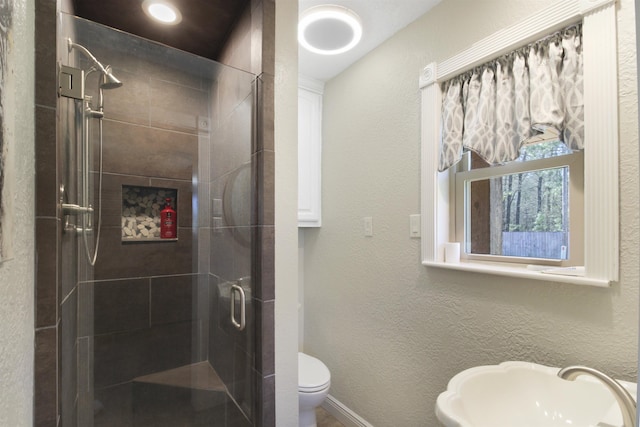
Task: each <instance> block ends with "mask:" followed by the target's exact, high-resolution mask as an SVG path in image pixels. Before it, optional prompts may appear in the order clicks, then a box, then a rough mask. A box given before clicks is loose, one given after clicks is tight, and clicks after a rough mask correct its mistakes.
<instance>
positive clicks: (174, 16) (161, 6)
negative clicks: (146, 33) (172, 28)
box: [142, 0, 182, 25]
mask: <svg viewBox="0 0 640 427" xmlns="http://www.w3.org/2000/svg"><path fill="white" fill-rule="evenodd" d="M142 10H144V13H146V14H147V16H149V17H151V18H153V19H155V20H156V21H159V22H162V23H163V24H167V25H175V24H177V23H179V22H180V21H182V14H181V13H180V11H179V10H178V9H177V8H176V7H175V6H174V5H172V4H171V3H168V2H166V1H162V0H144V1H143V2H142Z"/></svg>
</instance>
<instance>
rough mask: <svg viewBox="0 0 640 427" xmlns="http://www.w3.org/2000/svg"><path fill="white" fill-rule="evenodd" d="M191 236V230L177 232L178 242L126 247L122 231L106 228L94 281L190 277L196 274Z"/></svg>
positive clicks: (144, 243)
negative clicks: (179, 275) (185, 275)
mask: <svg viewBox="0 0 640 427" xmlns="http://www.w3.org/2000/svg"><path fill="white" fill-rule="evenodd" d="M192 232H193V230H192V229H191V228H178V240H177V241H169V242H141V243H137V242H136V243H129V242H125V243H123V242H122V241H121V235H122V231H121V228H120V227H103V230H102V235H101V237H100V251H99V252H98V261H97V262H96V266H95V269H94V272H95V278H96V279H97V280H101V279H118V278H127V277H148V276H163V275H175V274H189V273H191V272H192V270H193V263H192V249H193V247H192V243H193V236H192Z"/></svg>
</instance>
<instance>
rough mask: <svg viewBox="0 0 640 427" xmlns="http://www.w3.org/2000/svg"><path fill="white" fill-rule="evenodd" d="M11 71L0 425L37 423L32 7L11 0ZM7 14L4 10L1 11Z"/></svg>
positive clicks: (29, 0) (6, 99) (26, 0)
mask: <svg viewBox="0 0 640 427" xmlns="http://www.w3.org/2000/svg"><path fill="white" fill-rule="evenodd" d="M8 8H9V9H11V8H13V14H12V19H11V20H12V26H11V29H10V31H9V34H8V40H9V45H8V46H9V49H8V51H7V52H6V54H7V64H8V69H7V70H6V71H7V72H6V74H5V81H4V86H3V87H2V90H1V91H0V93H2V96H3V105H4V106H5V110H4V113H3V114H4V117H3V121H4V126H5V128H4V130H5V132H6V133H5V142H6V141H7V140H9V139H10V140H12V141H13V143H14V145H13V147H14V149H15V151H14V153H13V161H12V163H13V165H11V164H8V165H7V166H8V169H7V170H6V172H7V174H6V175H5V179H7V180H12V181H13V187H14V189H15V190H16V191H15V194H14V199H13V207H14V211H13V213H14V223H13V225H14V231H15V234H14V240H13V259H10V260H7V261H5V262H3V263H0V294H1V295H2V299H0V343H2V344H0V384H2V391H1V392H0V425H3V426H31V425H32V423H33V325H34V316H33V312H34V307H33V301H34V299H33V280H34V279H33V265H34V256H33V254H34V216H33V204H34V194H33V187H34V173H35V171H34V162H33V156H34V110H33V99H34V72H33V69H34V65H33V55H25V54H24V52H33V45H34V18H33V13H34V12H33V11H34V3H33V0H15V1H13V2H9V7H8ZM0 10H4V7H0Z"/></svg>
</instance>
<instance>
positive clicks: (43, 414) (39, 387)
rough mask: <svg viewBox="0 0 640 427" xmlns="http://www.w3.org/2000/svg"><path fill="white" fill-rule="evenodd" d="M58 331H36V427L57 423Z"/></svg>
mask: <svg viewBox="0 0 640 427" xmlns="http://www.w3.org/2000/svg"><path fill="white" fill-rule="evenodd" d="M56 330H57V329H56V328H45V329H38V330H36V337H35V340H36V343H35V344H36V348H35V356H34V357H35V379H34V380H35V396H34V418H35V419H34V425H35V426H36V427H52V426H55V425H56V422H57V413H58V402H57V394H58V391H57V377H58V361H57V356H56V354H57V345H58V339H57V336H56Z"/></svg>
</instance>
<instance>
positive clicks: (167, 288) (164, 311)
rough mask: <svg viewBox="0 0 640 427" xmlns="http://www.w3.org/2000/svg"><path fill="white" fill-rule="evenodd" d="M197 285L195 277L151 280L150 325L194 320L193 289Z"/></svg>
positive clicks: (196, 277) (194, 294) (155, 278)
mask: <svg viewBox="0 0 640 427" xmlns="http://www.w3.org/2000/svg"><path fill="white" fill-rule="evenodd" d="M197 285H198V276H197V275H185V276H169V277H154V278H152V279H151V324H152V325H159V324H164V323H175V322H181V321H189V320H195V317H196V312H195V309H196V307H195V305H194V303H195V301H194V296H197V294H196V293H194V288H195V287H197Z"/></svg>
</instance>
